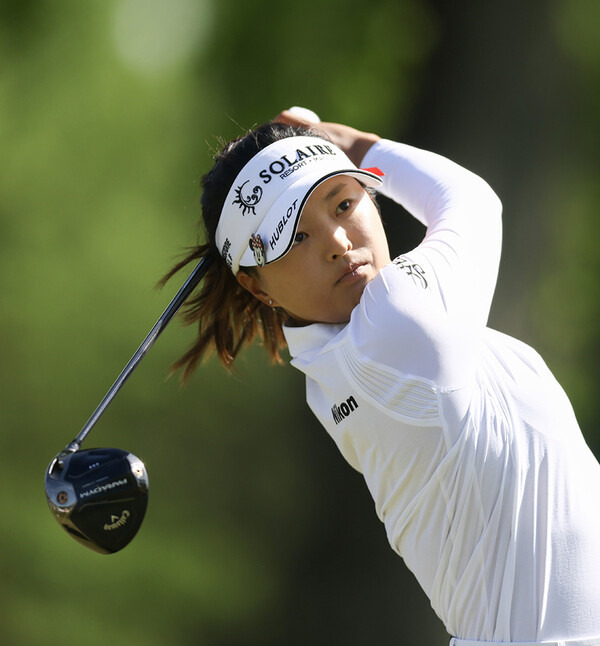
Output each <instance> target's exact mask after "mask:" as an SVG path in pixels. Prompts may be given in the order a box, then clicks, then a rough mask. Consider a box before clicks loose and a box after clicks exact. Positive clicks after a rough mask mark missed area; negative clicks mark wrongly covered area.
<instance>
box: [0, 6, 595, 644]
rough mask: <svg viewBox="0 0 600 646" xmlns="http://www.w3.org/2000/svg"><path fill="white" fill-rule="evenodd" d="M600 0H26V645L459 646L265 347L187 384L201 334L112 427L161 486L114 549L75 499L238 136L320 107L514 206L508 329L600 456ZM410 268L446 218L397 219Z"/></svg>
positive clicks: (10, 614) (8, 446) (7, 236)
mask: <svg viewBox="0 0 600 646" xmlns="http://www.w3.org/2000/svg"><path fill="white" fill-rule="evenodd" d="M599 77H600V3H598V2H597V0H551V1H550V0H548V1H542V0H529V1H528V2H526V3H522V2H519V1H518V0H504V1H503V2H499V1H498V2H496V1H493V2H489V3H482V2H478V1H477V0H457V1H456V2H453V3H448V2H444V1H443V0H422V1H419V0H371V1H370V2H368V3H365V2H359V1H358V0H343V1H342V0H330V1H328V2H317V1H316V0H304V1H303V2H293V3H285V2H284V3H282V2H274V1H273V0H260V1H259V0H218V1H217V0H61V1H59V0H38V1H34V0H2V2H1V3H0V299H1V308H0V349H1V354H0V357H1V360H2V371H1V373H0V374H1V380H2V382H1V387H0V423H1V435H0V437H1V442H2V469H1V470H0V478H1V480H0V482H1V484H2V490H3V491H4V494H3V499H4V510H5V512H4V515H3V521H2V532H1V535H0V541H1V542H0V545H1V548H2V549H1V551H0V554H1V556H0V580H1V588H0V594H1V598H0V623H1V625H2V628H1V631H0V635H1V637H0V639H1V641H2V644H3V645H6V646H13V645H26V646H41V645H46V644H49V643H60V644H62V645H64V646H75V645H80V644H86V646H96V645H100V644H105V643H111V644H116V645H117V646H119V645H121V644H128V645H130V646H137V645H140V646H142V645H143V646H158V645H164V644H172V645H174V646H188V645H190V646H191V645H197V644H202V645H204V644H206V645H207V646H217V645H218V646H221V645H223V646H224V645H227V646H237V645H240V646H241V645H245V646H247V645H253V644H256V645H259V644H260V645H265V644H267V645H268V644H291V645H296V644H298V645H300V644H302V645H305V644H311V645H317V646H319V645H325V644H327V645H329V644H345V645H347V646H350V645H354V644H378V645H380V646H384V645H386V644H390V645H391V644H400V643H412V644H418V645H421V644H423V645H425V646H426V645H433V646H436V645H438V644H439V645H442V644H446V643H447V636H446V634H445V631H444V629H443V627H442V626H441V623H440V622H439V621H438V620H437V619H436V618H435V616H434V614H433V612H432V611H431V609H430V608H429V604H428V601H427V599H426V598H425V597H424V595H423V593H422V592H421V591H420V589H419V588H418V586H417V584H416V583H415V581H414V579H413V577H412V575H411V574H410V573H408V572H407V571H406V570H405V568H404V566H403V564H402V562H401V560H400V559H399V558H398V557H396V556H395V555H394V554H393V553H392V551H391V549H390V548H389V547H388V546H387V542H386V538H385V533H384V530H383V527H382V526H381V525H380V524H379V521H378V520H377V519H376V517H375V513H374V511H373V505H372V502H371V500H370V498H369V495H368V493H367V491H366V487H365V486H364V484H363V482H362V481H361V477H360V476H359V475H358V474H357V473H354V472H353V471H352V470H351V469H350V467H348V466H347V465H346V464H345V463H344V462H343V460H342V458H341V457H340V456H339V455H338V454H337V451H336V449H335V448H334V446H333V443H332V442H331V441H330V440H329V438H328V437H327V436H326V434H325V432H324V431H322V430H321V429H320V428H319V427H318V425H317V423H316V421H315V420H314V419H313V418H312V415H311V413H310V412H309V411H308V409H307V408H306V406H305V404H304V399H303V388H304V386H303V379H302V375H301V374H300V373H295V371H293V370H292V369H291V368H289V367H282V368H276V369H271V368H269V366H268V364H267V362H266V360H265V359H263V357H262V354H261V352H260V348H254V349H252V350H251V351H250V352H248V353H247V354H246V356H245V358H244V360H243V361H242V362H241V365H240V368H239V370H238V372H237V374H235V375H233V376H228V375H226V374H224V373H223V371H222V370H221V369H220V367H219V366H218V365H217V364H216V363H215V362H214V361H212V362H210V363H209V364H208V365H207V366H205V367H203V368H202V369H201V370H200V371H199V372H198V373H197V375H196V376H195V378H194V379H193V381H192V383H191V385H190V386H189V387H188V388H185V389H182V388H181V387H180V386H179V384H178V382H177V379H170V380H167V379H166V375H167V373H168V367H169V364H170V362H171V361H172V360H174V359H175V358H176V357H177V356H179V354H181V353H182V352H183V350H184V349H185V348H186V347H187V345H188V343H189V342H190V341H191V338H192V336H191V335H192V331H191V330H187V329H185V328H183V327H182V326H181V324H180V323H179V322H174V323H172V324H171V326H170V327H169V329H168V330H167V332H166V333H165V334H164V336H163V337H162V338H161V340H160V341H159V343H157V344H156V346H155V347H154V349H153V350H152V352H151V353H150V354H149V356H148V357H147V358H146V359H145V360H144V362H143V363H142V365H141V366H140V367H139V368H138V369H137V371H136V372H135V373H134V376H133V377H132V378H131V380H130V381H129V382H128V383H127V385H126V387H125V389H124V390H123V391H122V393H121V394H120V395H119V396H118V397H117V399H116V400H115V401H114V403H113V404H112V405H111V407H110V408H109V410H108V412H107V413H106V414H105V415H104V416H103V417H102V419H101V421H100V422H99V424H98V426H97V427H96V428H95V430H94V432H93V439H92V438H90V440H88V442H87V443H86V444H87V445H89V446H93V445H97V444H100V445H108V446H111V445H114V446H119V447H122V448H126V449H128V450H131V451H133V452H134V453H136V454H138V455H139V456H140V457H141V458H142V459H143V460H144V461H145V462H146V465H147V467H148V469H149V473H150V481H151V498H150V506H149V511H148V514H147V516H146V520H145V522H144V525H143V527H142V529H141V531H140V533H139V534H138V536H137V537H136V538H135V540H134V542H133V543H132V544H131V545H130V546H129V547H127V548H126V549H125V550H124V551H122V552H120V553H118V554H116V555H113V556H100V555H98V554H95V553H93V552H91V551H88V550H86V549H84V548H83V547H81V546H79V545H78V544H77V543H75V542H74V541H72V540H71V539H70V538H69V537H68V536H67V535H66V534H65V533H64V532H63V531H62V530H61V529H60V528H59V527H58V525H57V524H56V523H55V521H54V520H53V518H52V517H51V515H50V513H49V511H48V509H47V506H46V501H45V496H44V490H43V475H44V471H45V468H46V466H47V464H48V462H49V461H50V459H51V458H52V457H53V456H54V455H55V454H56V452H57V451H59V450H60V449H61V448H62V447H63V446H64V445H65V444H66V443H67V442H68V441H69V440H70V439H71V438H72V437H73V436H74V435H75V434H76V433H77V432H78V431H79V429H80V428H81V427H82V425H83V423H84V422H85V420H86V419H87V418H88V416H89V414H90V413H91V412H92V410H93V409H94V408H95V406H96V405H97V403H98V402H99V400H100V398H101V397H102V395H103V394H104V393H105V392H106V390H107V389H108V387H109V386H110V384H111V383H112V381H113V380H114V378H115V377H116V376H117V374H118V373H119V371H120V370H121V368H122V367H123V365H124V364H125V363H126V361H127V360H128V359H129V357H130V356H131V354H132V353H133V351H134V350H135V349H136V348H137V346H138V344H139V343H140V342H141V340H142V339H143V337H144V336H145V334H146V332H147V331H148V330H149V329H150V327H151V326H152V325H153V323H154V322H155V320H156V319H157V317H158V315H159V314H160V313H161V312H162V310H163V309H164V307H165V306H166V304H167V303H168V302H169V300H170V299H171V298H172V296H173V295H174V293H175V292H176V291H177V288H178V287H179V284H181V283H180V282H179V283H178V284H175V283H177V282H178V280H180V281H182V280H183V277H181V278H180V279H177V280H175V281H174V283H173V284H171V285H169V286H168V287H167V288H165V289H164V290H162V291H156V290H155V289H154V284H155V282H156V281H157V280H158V278H159V277H160V276H161V275H162V274H163V273H164V272H165V271H166V270H167V269H168V268H169V266H170V265H171V264H172V262H173V261H174V260H175V259H176V258H177V257H178V256H179V254H180V253H181V251H182V248H183V247H185V246H186V245H188V244H190V243H192V242H193V241H195V239H196V234H197V224H196V222H197V219H198V214H199V210H198V198H199V194H198V193H199V177H200V176H201V175H202V174H203V173H204V172H206V171H207V170H208V168H209V167H210V164H211V154H212V151H213V150H214V149H215V148H216V147H218V143H219V141H220V139H221V138H222V139H229V138H231V137H233V136H237V135H238V134H240V133H241V132H242V131H243V130H244V129H246V128H248V127H251V126H253V125H254V124H257V123H260V122H262V121H265V120H267V119H269V118H270V117H271V116H273V115H274V114H276V113H277V112H278V111H279V110H280V109H282V108H285V107H288V106H290V105H295V104H299V105H305V106H307V107H310V108H312V109H314V110H316V111H317V112H318V113H320V114H321V116H322V117H323V118H325V119H326V120H335V121H342V122H347V123H350V124H351V125H354V126H356V127H358V128H363V129H367V130H371V131H376V132H378V133H379V134H381V135H383V136H386V137H389V138H396V139H399V140H403V141H406V142H408V143H411V144H414V145H417V146H420V147H425V148H429V149H432V150H435V151H437V152H440V153H442V154H445V155H447V156H449V157H451V158H453V159H455V160H456V161H458V162H459V163H462V164H463V165H466V166H467V167H469V168H471V169H472V170H474V171H475V172H477V173H478V174H480V175H482V176H483V177H485V178H486V179H487V180H488V181H489V182H490V184H491V185H492V186H493V187H494V188H495V189H496V191H497V192H498V193H499V194H500V196H501V198H502V200H503V203H504V210H505V223H506V224H505V242H504V257H503V262H502V267H501V273H500V280H499V287H498V291H497V298H496V301H495V305H494V309H493V312H492V317H491V324H492V325H493V326H494V327H497V328H499V329H501V330H503V331H505V332H507V333H510V334H514V335H516V336H518V337H520V338H522V339H523V340H525V341H527V342H529V343H531V344H532V345H534V346H535V347H536V348H537V349H539V350H540V351H541V352H542V354H543V355H544V356H545V358H546V360H547V362H548V363H549V364H550V366H551V367H552V368H553V369H554V371H555V372H556V374H557V375H558V377H559V379H560V380H561V382H562V383H563V385H564V386H565V388H566V390H567V392H568V393H569V394H570V396H571V398H572V401H573V403H574V405H575V408H576V410H577V413H578V417H579V419H580V422H581V425H582V427H583V429H584V433H585V435H586V438H587V440H588V443H589V444H590V446H591V447H592V448H593V450H594V451H595V452H596V454H597V455H598V454H600V431H599V422H600V420H599V411H598V406H597V393H596V391H597V389H598V383H599V379H598V360H597V357H598V343H599V339H600V335H599V334H598V329H597V324H598V320H599V312H598V309H599V305H600V299H599V298H598V286H597V284H598V279H599V277H600V261H599V259H598V239H599V238H600V218H598V215H597V205H598V203H599V202H600V183H599V181H598V173H599V166H600V155H599V154H598V150H599V141H598V138H599V134H600V129H599V128H598V114H600V105H599V104H600V91H599V88H600V85H599V80H600V79H599ZM384 216H385V218H386V221H387V222H388V224H389V227H390V238H391V242H392V247H393V250H394V251H395V252H397V253H398V252H400V251H402V250H404V249H405V248H409V247H410V246H412V245H413V244H416V242H418V237H419V235H420V231H419V229H418V228H416V227H415V225H414V224H413V223H412V222H411V221H410V219H407V218H406V216H405V215H404V214H402V213H400V212H398V209H395V208H394V207H393V206H392V205H390V204H388V203H385V204H384Z"/></svg>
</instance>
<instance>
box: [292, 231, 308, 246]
mask: <svg viewBox="0 0 600 646" xmlns="http://www.w3.org/2000/svg"><path fill="white" fill-rule="evenodd" d="M306 238H308V235H307V234H306V233H302V231H298V232H297V233H296V235H295V236H294V244H295V245H297V244H300V243H301V242H304V240H306Z"/></svg>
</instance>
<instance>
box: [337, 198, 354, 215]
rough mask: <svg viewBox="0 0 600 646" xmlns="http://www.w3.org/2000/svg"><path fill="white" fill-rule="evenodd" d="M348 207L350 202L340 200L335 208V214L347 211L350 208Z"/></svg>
mask: <svg viewBox="0 0 600 646" xmlns="http://www.w3.org/2000/svg"><path fill="white" fill-rule="evenodd" d="M350 206H351V203H350V200H342V201H341V202H340V203H339V204H338V206H337V208H336V210H335V214H336V215H339V214H340V213H343V212H344V211H347V210H348V209H349V208H350Z"/></svg>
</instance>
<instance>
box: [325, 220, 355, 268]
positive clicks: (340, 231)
mask: <svg viewBox="0 0 600 646" xmlns="http://www.w3.org/2000/svg"><path fill="white" fill-rule="evenodd" d="M351 249H352V242H351V241H350V239H349V238H348V232H347V231H346V229H344V228H343V227H340V226H335V227H332V231H331V239H330V252H329V254H330V258H331V259H332V260H336V259H337V258H338V257H339V256H343V255H344V254H345V253H346V252H347V251H350V250H351Z"/></svg>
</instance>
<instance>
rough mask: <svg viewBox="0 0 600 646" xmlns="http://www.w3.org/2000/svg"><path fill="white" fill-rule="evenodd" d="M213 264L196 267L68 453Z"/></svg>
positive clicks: (204, 260) (204, 262) (207, 260)
mask: <svg viewBox="0 0 600 646" xmlns="http://www.w3.org/2000/svg"><path fill="white" fill-rule="evenodd" d="M210 262H211V258H210V256H205V257H204V258H202V259H201V260H200V262H199V263H198V264H197V265H196V267H195V268H194V270H193V271H192V273H191V274H190V275H189V276H188V278H187V280H186V281H185V283H184V284H183V285H182V287H181V289H180V290H179V291H178V292H177V294H175V297H174V298H173V300H172V301H171V302H170V303H169V305H168V306H167V308H166V309H165V311H164V312H163V313H162V314H161V316H160V318H159V319H158V321H156V323H155V324H154V327H153V328H152V329H151V330H150V332H149V333H148V335H147V336H146V338H145V339H144V340H143V341H142V344H141V345H140V347H139V348H138V349H137V350H136V352H135V354H134V355H133V356H132V357H131V359H130V360H129V362H128V363H127V365H126V366H125V367H124V368H123V370H122V371H121V374H120V375H119V376H118V377H117V379H116V380H115V382H114V383H113V385H112V386H111V387H110V389H109V390H108V392H107V393H106V395H104V397H103V398H102V401H101V402H100V403H99V404H98V406H97V407H96V410H95V411H94V412H93V413H92V415H91V416H90V418H89V419H88V421H87V422H86V423H85V425H84V426H83V428H82V429H81V431H80V432H79V434H78V435H77V437H76V438H75V439H74V440H73V441H72V442H71V443H70V444H69V445H68V446H67V447H66V449H65V450H67V451H76V450H78V449H79V447H80V446H81V443H82V442H83V440H85V438H86V437H87V435H88V433H89V432H90V431H91V430H92V428H93V427H94V425H95V424H96V422H97V421H98V420H99V419H100V416H101V415H102V413H104V411H105V410H106V409H107V407H108V405H109V404H110V402H111V401H112V400H113V399H114V398H115V395H116V394H117V393H118V392H119V390H121V388H122V387H123V384H124V383H125V382H126V381H127V379H128V378H129V377H130V376H131V373H132V372H133V371H134V370H135V368H136V367H137V366H138V364H139V363H140V361H141V360H142V359H143V358H144V356H145V354H146V352H148V350H149V349H150V348H151V347H152V346H153V345H154V343H155V341H156V340H157V339H158V337H159V336H160V334H161V332H162V331H163V330H164V329H165V328H166V327H167V325H168V324H169V322H170V321H171V319H172V318H173V317H174V316H175V314H177V312H178V311H179V308H180V307H181V306H182V305H183V303H184V302H185V301H186V299H187V298H188V296H189V295H190V294H191V293H192V291H193V290H194V288H195V287H196V285H197V284H198V283H199V282H200V280H201V279H202V277H203V276H204V274H205V273H206V271H207V269H208V267H209V265H210Z"/></svg>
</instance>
